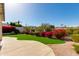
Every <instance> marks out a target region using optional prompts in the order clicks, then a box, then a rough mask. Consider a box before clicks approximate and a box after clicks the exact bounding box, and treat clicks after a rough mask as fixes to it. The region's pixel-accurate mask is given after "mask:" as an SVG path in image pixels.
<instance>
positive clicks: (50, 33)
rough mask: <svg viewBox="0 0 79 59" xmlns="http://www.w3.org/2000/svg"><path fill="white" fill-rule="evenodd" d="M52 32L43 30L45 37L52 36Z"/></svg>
mask: <svg viewBox="0 0 79 59" xmlns="http://www.w3.org/2000/svg"><path fill="white" fill-rule="evenodd" d="M52 36H53V32H45V37H49V38H52Z"/></svg>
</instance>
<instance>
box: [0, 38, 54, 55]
mask: <svg viewBox="0 0 79 59" xmlns="http://www.w3.org/2000/svg"><path fill="white" fill-rule="evenodd" d="M1 45H2V48H1V51H0V55H1V56H55V54H54V52H53V50H52V49H51V48H50V47H48V46H47V45H45V44H43V43H40V42H37V41H30V40H27V41H26V40H17V39H16V38H14V37H3V39H2V42H1Z"/></svg>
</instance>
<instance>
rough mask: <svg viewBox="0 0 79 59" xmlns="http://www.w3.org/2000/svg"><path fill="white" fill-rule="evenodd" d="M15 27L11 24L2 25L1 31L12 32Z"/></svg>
mask: <svg viewBox="0 0 79 59" xmlns="http://www.w3.org/2000/svg"><path fill="white" fill-rule="evenodd" d="M14 29H15V27H13V26H8V25H7V26H2V31H3V33H8V32H12V31H13V30H14Z"/></svg>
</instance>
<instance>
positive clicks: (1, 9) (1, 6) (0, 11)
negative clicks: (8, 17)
mask: <svg viewBox="0 0 79 59" xmlns="http://www.w3.org/2000/svg"><path fill="white" fill-rule="evenodd" d="M3 20H4V4H3V3H0V41H1V40H2V21H3Z"/></svg>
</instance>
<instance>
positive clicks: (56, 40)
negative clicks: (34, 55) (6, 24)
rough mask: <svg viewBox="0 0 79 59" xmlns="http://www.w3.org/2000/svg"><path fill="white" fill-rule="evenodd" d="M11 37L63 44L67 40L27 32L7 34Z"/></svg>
mask: <svg viewBox="0 0 79 59" xmlns="http://www.w3.org/2000/svg"><path fill="white" fill-rule="evenodd" d="M5 36H9V37H17V39H18V40H35V41H39V42H42V43H44V44H63V43H65V41H63V40H60V39H50V38H46V37H38V36H33V35H27V34H17V35H5Z"/></svg>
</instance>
